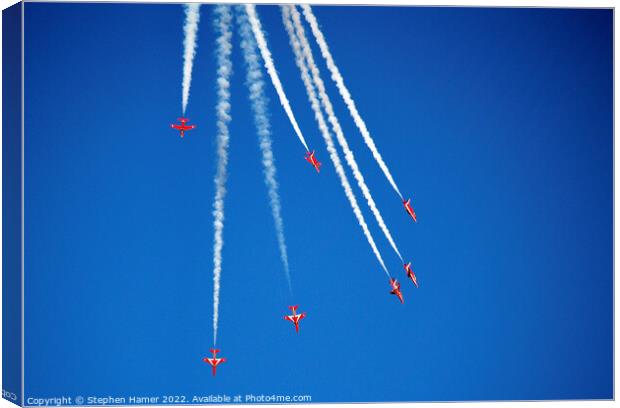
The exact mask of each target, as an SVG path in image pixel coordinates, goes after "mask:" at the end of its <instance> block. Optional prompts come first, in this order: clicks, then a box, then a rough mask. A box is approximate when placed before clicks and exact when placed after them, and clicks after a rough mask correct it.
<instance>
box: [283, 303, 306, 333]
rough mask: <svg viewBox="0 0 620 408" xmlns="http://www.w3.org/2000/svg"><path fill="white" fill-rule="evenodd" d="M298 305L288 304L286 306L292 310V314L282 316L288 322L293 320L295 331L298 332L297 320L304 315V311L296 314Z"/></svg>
mask: <svg viewBox="0 0 620 408" xmlns="http://www.w3.org/2000/svg"><path fill="white" fill-rule="evenodd" d="M298 307H299V306H297V305H296V306H289V307H288V308H289V309H291V310H292V311H293V314H292V315H290V316H284V320H288V321H289V322H293V324H295V331H296V332H297V333H299V321H300V320H301V319H303V318H304V317H306V313H305V312H304V313H301V314H297V308H298Z"/></svg>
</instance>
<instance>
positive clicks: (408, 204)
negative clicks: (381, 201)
mask: <svg viewBox="0 0 620 408" xmlns="http://www.w3.org/2000/svg"><path fill="white" fill-rule="evenodd" d="M403 205H404V206H405V211H407V214H409V215H410V216H411V218H413V220H414V221H415V222H418V218H417V217H416V215H415V211H413V207H411V198H410V199H408V200H407V201H404V200H403Z"/></svg>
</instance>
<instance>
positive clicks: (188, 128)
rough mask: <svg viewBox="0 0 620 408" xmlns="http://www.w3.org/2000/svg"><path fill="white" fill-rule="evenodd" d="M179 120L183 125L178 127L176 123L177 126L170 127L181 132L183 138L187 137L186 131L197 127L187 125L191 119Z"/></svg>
mask: <svg viewBox="0 0 620 408" xmlns="http://www.w3.org/2000/svg"><path fill="white" fill-rule="evenodd" d="M177 120H178V121H179V122H181V124H180V125H177V124H176V123H175V124H172V125H170V127H171V128H173V129H176V130H178V131H179V132H181V137H183V136H185V132H186V131H188V130H192V129H194V128H195V127H196V125H186V123H187V122H189V119H187V118H178V119H177Z"/></svg>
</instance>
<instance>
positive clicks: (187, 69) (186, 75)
mask: <svg viewBox="0 0 620 408" xmlns="http://www.w3.org/2000/svg"><path fill="white" fill-rule="evenodd" d="M199 21H200V4H186V5H185V25H184V26H183V31H184V32H185V39H184V40H183V116H185V109H186V108H187V101H188V100H189V86H190V83H191V82H192V67H193V65H194V56H195V55H196V35H197V34H198V22H199Z"/></svg>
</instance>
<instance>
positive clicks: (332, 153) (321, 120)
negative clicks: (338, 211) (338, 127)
mask: <svg viewBox="0 0 620 408" xmlns="http://www.w3.org/2000/svg"><path fill="white" fill-rule="evenodd" d="M290 10H291V9H290V8H289V7H287V6H283V7H282V18H283V20H284V25H285V27H286V30H287V32H288V33H289V39H290V42H291V46H292V47H293V51H294V52H295V62H296V63H297V66H298V67H299V70H300V73H301V79H302V80H303V82H304V86H305V88H306V92H307V94H308V99H309V100H310V105H311V106H312V110H313V111H314V117H315V119H316V121H317V123H318V125H319V129H320V131H321V134H322V135H323V138H324V139H325V144H326V145H327V151H328V152H329V157H330V159H331V160H332V162H333V163H334V167H335V168H336V173H337V174H338V177H339V178H340V183H341V184H342V187H343V189H344V193H345V195H346V196H347V199H348V200H349V203H350V204H351V208H352V209H353V213H354V214H355V217H356V218H357V221H358V223H359V225H360V226H361V227H362V230H363V231H364V235H365V236H366V239H367V240H368V243H369V244H370V247H371V248H372V251H373V253H374V254H375V256H376V257H377V260H378V261H379V263H380V264H381V267H382V268H383V270H384V271H385V273H386V274H387V276H388V277H390V273H389V272H388V270H387V268H386V266H385V263H384V262H383V258H382V257H381V254H380V253H379V250H378V248H377V245H376V244H375V240H374V239H373V237H372V234H371V233H370V230H369V229H368V225H367V224H366V221H365V220H364V216H363V214H362V211H361V210H360V207H359V205H358V203H357V199H356V198H355V194H354V193H353V189H352V188H351V184H350V183H349V180H348V179H347V175H346V173H345V171H344V167H343V166H342V163H341V161H340V156H339V155H338V151H337V150H336V147H335V145H334V141H333V139H332V136H331V135H330V133H329V129H328V128H327V123H326V122H325V117H324V116H323V112H322V111H321V106H320V104H319V99H318V97H317V95H316V91H315V89H314V85H313V84H312V79H311V78H310V74H309V72H308V67H307V65H306V61H305V60H304V55H303V52H302V50H301V46H300V43H299V40H298V38H297V37H296V35H295V33H294V28H293V25H292V23H291V19H290Z"/></svg>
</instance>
